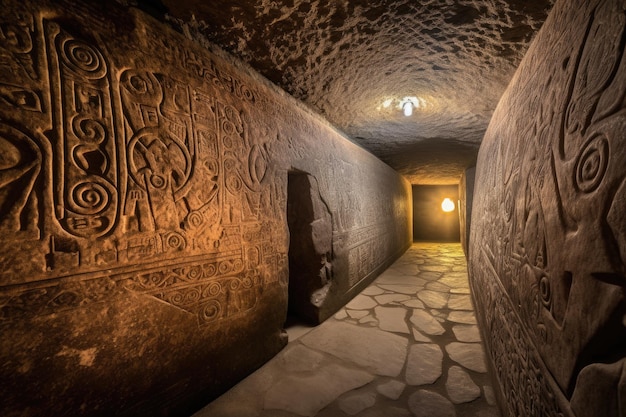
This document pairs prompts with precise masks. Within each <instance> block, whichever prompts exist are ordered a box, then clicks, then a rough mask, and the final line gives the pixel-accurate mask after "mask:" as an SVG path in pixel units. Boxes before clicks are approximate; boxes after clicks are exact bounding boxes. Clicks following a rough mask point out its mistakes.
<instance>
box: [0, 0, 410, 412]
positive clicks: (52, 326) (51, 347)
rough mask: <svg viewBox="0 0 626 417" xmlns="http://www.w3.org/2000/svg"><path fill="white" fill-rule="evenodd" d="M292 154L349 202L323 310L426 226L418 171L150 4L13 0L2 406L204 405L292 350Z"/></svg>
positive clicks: (4, 133) (338, 209)
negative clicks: (188, 33) (392, 164)
mask: <svg viewBox="0 0 626 417" xmlns="http://www.w3.org/2000/svg"><path fill="white" fill-rule="evenodd" d="M292 169H300V170H303V171H305V172H307V173H309V175H310V176H311V177H312V178H315V179H316V182H317V184H318V188H319V194H320V196H321V197H320V198H322V199H323V201H325V202H327V204H328V210H329V216H330V218H331V220H332V224H331V227H332V231H331V232H329V235H331V237H332V241H331V242H330V243H329V245H332V250H330V251H329V252H328V253H329V258H330V259H327V261H328V263H329V266H328V270H329V271H330V272H329V276H328V281H329V283H328V291H327V296H326V298H325V299H324V300H322V302H321V313H320V317H321V318H322V319H323V318H325V317H327V316H328V315H329V314H332V312H333V311H334V310H336V309H337V308H338V307H339V306H340V305H341V304H343V303H345V302H346V301H347V300H348V299H349V297H350V296H351V294H352V293H353V292H354V291H356V289H358V288H360V287H362V286H364V285H366V284H367V283H368V281H369V280H371V279H373V277H374V276H375V274H376V272H377V271H378V270H379V269H380V268H382V267H383V266H384V265H386V264H387V263H389V262H391V261H392V260H394V259H395V257H397V256H398V255H399V254H400V253H402V251H403V250H404V249H406V247H407V246H408V245H409V242H410V241H411V236H410V229H409V225H410V221H411V212H410V210H411V203H410V201H409V196H410V186H409V185H408V183H407V182H406V181H405V180H404V179H402V178H401V177H400V176H399V175H397V174H396V173H395V172H394V171H392V170H391V169H390V168H389V167H387V166H386V165H384V164H383V163H381V162H380V161H378V160H377V159H376V158H374V157H373V156H371V155H370V154H368V153H367V152H365V151H363V150H362V149H360V148H358V147H357V146H356V145H354V144H352V143H351V142H349V141H347V140H346V139H345V138H344V137H343V136H342V135H340V134H339V133H338V132H336V131H335V130H334V129H333V128H331V127H330V126H329V125H328V124H327V123H326V122H324V121H323V120H322V119H320V118H319V117H317V116H315V115H313V114H311V113H309V112H308V111H306V110H305V109H304V107H303V106H300V105H299V104H298V103H297V102H296V101H295V100H293V99H291V98H290V97H288V96H286V95H285V94H284V93H282V92H281V91H279V90H278V89H277V88H275V87H273V86H272V85H271V84H269V83H268V82H267V81H265V80H263V79H262V78H261V77H259V76H258V75H256V74H254V73H251V72H250V71H249V70H247V69H246V68H244V67H243V66H242V65H240V64H238V63H237V62H235V61H234V60H232V59H231V58H229V57H227V56H225V55H224V54H223V53H221V52H219V51H214V52H209V51H208V50H206V49H204V48H202V47H200V46H199V45H196V44H194V43H193V42H191V41H189V40H186V39H185V38H184V36H182V35H181V34H178V33H176V32H174V31H173V30H171V29H170V28H168V27H167V26H165V25H163V24H161V23H159V22H157V21H155V20H153V19H152V18H150V17H148V16H146V15H144V14H143V13H142V12H139V11H137V10H135V9H127V8H122V7H121V6H116V5H115V4H113V3H110V4H109V3H107V4H106V5H105V4H104V3H101V2H82V1H76V2H74V1H54V2H52V1H50V2H46V1H34V0H32V1H31V0H20V1H13V0H11V1H8V2H3V12H2V16H0V231H1V237H0V271H1V272H0V334H1V335H2V337H0V378H1V380H2V381H3V389H2V390H0V411H2V415H3V416H17V415H19V416H37V415H76V416H77V415H90V416H94V415H102V416H111V415H127V416H138V415H150V416H154V415H184V414H188V413H190V412H191V411H193V410H194V409H196V408H198V407H200V406H201V405H203V404H205V403H206V402H208V401H210V400H211V399H212V398H213V397H215V396H216V395H218V394H219V393H221V392H223V391H224V390H225V389H227V388H228V387H229V386H230V385H232V384H233V383H235V382H236V381H237V380H239V379H240V378H242V377H243V376H245V375H246V374H247V373H249V372H251V371H252V370H254V369H255V368H256V367H258V366H260V365H261V364H262V363H263V362H264V361H266V360H267V359H269V358H270V357H271V356H273V355H274V354H275V353H276V352H277V351H278V350H280V349H281V348H282V346H284V344H285V343H286V340H285V338H284V335H283V333H282V332H281V327H282V325H283V323H284V320H285V316H286V312H287V298H288V290H287V285H288V274H289V272H288V265H289V262H288V255H289V254H288V249H289V233H288V227H287V219H286V211H287V207H286V206H287V203H286V202H287V192H288V190H287V173H288V171H289V170H292Z"/></svg>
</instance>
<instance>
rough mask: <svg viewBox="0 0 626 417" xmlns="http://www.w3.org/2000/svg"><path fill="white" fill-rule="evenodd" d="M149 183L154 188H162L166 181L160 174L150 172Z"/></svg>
mask: <svg viewBox="0 0 626 417" xmlns="http://www.w3.org/2000/svg"><path fill="white" fill-rule="evenodd" d="M150 184H152V186H153V187H154V188H157V189H163V188H165V185H166V184H167V181H166V180H165V178H163V176H161V175H158V174H152V175H151V176H150Z"/></svg>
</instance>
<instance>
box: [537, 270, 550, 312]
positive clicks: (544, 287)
mask: <svg viewBox="0 0 626 417" xmlns="http://www.w3.org/2000/svg"><path fill="white" fill-rule="evenodd" d="M539 295H540V296H541V303H542V304H543V306H544V307H546V308H550V304H551V303H552V290H551V288H550V280H549V279H548V277H546V276H543V277H541V279H540V280H539Z"/></svg>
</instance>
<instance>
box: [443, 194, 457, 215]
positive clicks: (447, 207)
mask: <svg viewBox="0 0 626 417" xmlns="http://www.w3.org/2000/svg"><path fill="white" fill-rule="evenodd" d="M441 209H442V210H443V211H445V212H446V213H449V212H451V211H452V210H454V202H453V201H452V200H450V199H449V198H448V197H446V198H444V199H443V202H442V203H441Z"/></svg>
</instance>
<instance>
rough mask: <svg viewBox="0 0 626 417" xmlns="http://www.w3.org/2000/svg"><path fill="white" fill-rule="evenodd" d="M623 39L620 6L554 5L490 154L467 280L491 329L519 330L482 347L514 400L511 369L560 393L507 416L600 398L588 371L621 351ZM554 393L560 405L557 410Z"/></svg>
mask: <svg viewBox="0 0 626 417" xmlns="http://www.w3.org/2000/svg"><path fill="white" fill-rule="evenodd" d="M625 35H626V16H625V15H624V13H623V5H622V4H621V2H619V1H612V0H606V1H588V2H584V4H583V5H582V6H581V7H580V8H576V9H575V10H574V9H572V8H571V7H568V6H567V5H566V2H561V3H559V4H558V5H557V6H555V9H553V15H552V17H551V19H550V20H549V21H548V22H547V23H546V26H545V27H544V29H543V30H542V32H541V33H540V34H539V35H538V39H537V40H536V41H535V42H536V43H535V44H534V45H533V47H531V49H530V50H529V55H528V56H527V57H526V58H525V59H524V61H523V63H522V65H521V67H520V69H519V70H518V74H517V75H516V77H515V78H514V81H513V83H512V84H511V86H509V89H508V90H507V92H506V93H505V96H504V97H503V100H502V102H501V103H500V106H499V108H498V111H497V112H496V113H495V114H494V118H493V120H492V123H491V125H490V127H489V129H488V131H487V134H486V137H485V140H484V142H483V146H482V147H481V151H480V156H479V164H480V169H479V171H480V176H479V177H477V181H476V183H477V187H480V191H477V193H476V199H475V205H474V207H473V212H474V213H477V214H475V215H473V218H472V222H474V221H477V224H476V225H474V224H472V234H474V233H476V235H477V236H475V237H474V236H472V238H471V240H472V252H471V253H474V254H475V255H474V257H473V258H474V259H472V260H471V270H472V274H471V275H472V280H473V281H474V284H473V285H474V288H475V290H476V294H477V299H478V301H479V302H478V305H479V306H480V310H481V312H482V314H483V315H484V317H485V320H484V321H485V323H486V324H488V325H489V324H490V323H494V322H499V323H501V324H502V326H500V327H499V328H502V329H512V330H510V333H511V334H510V337H511V339H512V340H513V341H515V342H514V343H515V344H514V345H513V346H510V343H509V345H507V344H503V343H502V341H503V340H506V338H507V337H509V336H502V335H501V333H502V330H498V329H493V332H494V333H493V334H492V335H491V336H490V338H488V340H487V344H488V347H489V350H490V352H491V355H492V360H493V361H494V364H495V365H496V368H497V369H496V370H497V373H498V374H499V377H500V379H501V381H502V382H503V384H504V385H505V386H504V391H505V393H507V396H509V394H508V390H521V389H522V386H526V385H527V383H522V384H521V383H519V382H516V379H515V377H512V376H511V373H522V374H523V375H525V378H526V377H528V378H529V381H530V383H531V385H532V384H534V383H535V381H539V383H540V385H541V384H544V383H545V381H548V382H549V384H552V385H554V388H553V389H552V392H553V393H554V394H551V395H550V396H549V398H544V397H537V395H536V393H528V394H527V395H526V394H525V393H524V391H523V390H521V391H520V392H521V394H520V395H519V396H515V397H511V396H509V398H507V400H508V406H509V409H510V411H511V413H512V415H516V414H520V412H519V410H520V409H523V408H524V404H529V403H535V402H538V404H540V405H541V407H547V409H549V410H552V411H551V412H550V413H548V415H553V414H551V413H556V412H557V410H560V411H559V412H562V413H564V414H565V415H569V413H570V412H571V411H570V410H569V409H568V407H569V405H568V404H569V401H572V404H574V403H576V402H577V401H574V400H575V399H576V398H575V397H576V396H578V398H579V399H580V397H579V396H581V395H583V396H586V397H587V398H586V399H585V401H584V402H585V403H587V404H589V403H597V404H600V403H604V402H605V400H606V399H605V398H602V397H599V396H598V393H590V392H584V390H581V389H577V387H578V386H587V387H588V386H593V385H594V383H593V382H590V381H589V380H587V378H597V377H598V373H596V372H583V370H584V369H586V368H588V367H592V368H593V369H595V364H596V363H598V362H603V363H612V362H614V361H616V360H618V359H619V358H621V357H623V354H624V342H623V340H626V339H624V334H625V333H624V326H623V323H622V321H623V315H624V311H625V310H626V303H625V300H624V289H625V287H626V276H625V263H624V260H625V258H624V255H623V254H624V250H623V248H624V233H623V232H622V231H623V230H624V225H625V223H624V222H623V220H624V216H622V215H621V214H618V213H623V212H624V211H625V210H626V207H625V206H624V204H626V203H625V202H626V200H625V199H624V195H623V190H624V182H625V178H626V165H624V163H623V161H625V160H626V146H624V143H623V132H624V130H625V129H624V128H625V127H626V117H625V115H626V113H625V111H624V109H625V107H626V104H625V103H624V100H623V97H624V94H625V93H626V66H625V65H626V62H625V60H624V47H625V43H624V41H623V40H624V37H625ZM548 45H549V47H548ZM546 48H549V49H550V50H551V51H552V52H551V54H550V56H549V57H545V50H546ZM532 74H539V75H540V76H535V75H532ZM485 263H487V265H491V266H492V268H493V271H492V272H490V271H486V270H485V268H484V264H485ZM494 279H495V280H496V282H495V283H493V284H491V283H490V280H494ZM496 284H497V285H496ZM481 285H487V286H491V287H493V289H492V292H494V294H493V296H492V297H487V298H485V297H486V296H487V295H485V296H483V295H481V294H478V293H479V292H481V291H484V289H482V287H481ZM498 293H500V294H498ZM502 303H504V304H502ZM494 310H495V311H496V312H497V314H496V315H495V316H494V315H493V311H494ZM517 328H519V331H518V330H515V329H517ZM510 350H513V352H515V354H516V355H522V356H524V357H526V356H528V357H531V358H534V359H533V362H529V361H517V360H515V358H514V357H512V356H511V355H510V354H509V353H507V352H509V351H510ZM580 384H582V385H580ZM551 398H562V399H563V401H561V403H559V404H558V408H556V409H555V408H554V406H553V401H552V399H551ZM622 401H623V398H622ZM551 404H552V405H551ZM578 404H580V401H578ZM616 407H617V406H616ZM591 408H593V407H591ZM598 409H604V408H598ZM581 412H582V411H581ZM573 413H575V414H577V413H578V411H577V410H576V409H574V410H573ZM623 413H624V410H623V409H622V410H621V411H619V410H618V409H617V408H615V409H612V410H611V411H610V413H609V414H608V415H622V414H623ZM521 414H526V413H525V412H522V413H521ZM529 415H534V413H533V412H529ZM537 415H541V413H539V414H537ZM554 415H556V414H554ZM577 415H579V416H581V415H587V414H584V413H583V414H579V413H578V414H577Z"/></svg>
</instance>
